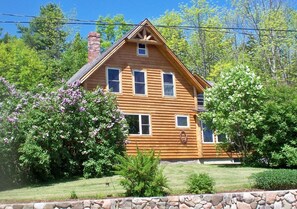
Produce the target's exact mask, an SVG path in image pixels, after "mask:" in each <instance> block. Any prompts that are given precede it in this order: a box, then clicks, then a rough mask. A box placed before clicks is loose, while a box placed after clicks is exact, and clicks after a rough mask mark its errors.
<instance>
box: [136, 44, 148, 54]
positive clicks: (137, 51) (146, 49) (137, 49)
mask: <svg viewBox="0 0 297 209" xmlns="http://www.w3.org/2000/svg"><path fill="white" fill-rule="evenodd" d="M139 44H143V45H144V46H145V48H144V49H145V54H139V49H140V48H139ZM141 49H142V48H141ZM136 53H137V56H141V57H148V48H147V44H144V43H137V48H136Z"/></svg>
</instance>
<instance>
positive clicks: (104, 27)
mask: <svg viewBox="0 0 297 209" xmlns="http://www.w3.org/2000/svg"><path fill="white" fill-rule="evenodd" d="M96 28H97V29H96V30H97V32H98V33H100V44H101V50H102V51H104V50H106V49H107V48H109V47H110V46H111V45H112V44H113V43H114V42H116V41H117V40H118V39H120V38H121V37H122V36H123V35H124V34H126V33H127V32H128V31H129V30H130V29H131V25H129V24H128V22H127V21H126V20H125V19H124V16H123V15H116V16H114V17H110V16H106V17H103V16H99V18H98V20H97V27H96Z"/></svg>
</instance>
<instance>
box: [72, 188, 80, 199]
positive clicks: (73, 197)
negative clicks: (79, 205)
mask: <svg viewBox="0 0 297 209" xmlns="http://www.w3.org/2000/svg"><path fill="white" fill-rule="evenodd" d="M70 199H78V196H77V194H76V192H75V191H74V190H73V191H71V192H70Z"/></svg>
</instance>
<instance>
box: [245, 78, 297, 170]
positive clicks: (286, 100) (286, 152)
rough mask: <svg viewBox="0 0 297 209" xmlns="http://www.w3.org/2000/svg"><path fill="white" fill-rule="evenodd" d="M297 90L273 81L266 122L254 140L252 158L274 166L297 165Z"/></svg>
mask: <svg viewBox="0 0 297 209" xmlns="http://www.w3.org/2000/svg"><path fill="white" fill-rule="evenodd" d="M296 92H297V89H296V87H293V86H287V85H284V84H275V82H270V83H268V84H267V86H266V88H265V93H266V96H267V97H266V101H265V103H264V105H263V107H262V112H263V114H262V115H263V117H264V118H263V123H262V124H263V125H262V126H260V127H258V129H259V137H258V138H259V140H255V141H253V152H252V155H251V161H253V162H254V163H258V164H261V165H265V166H270V167H291V168H296V167H297V154H296V153H297V148H296V147H297V142H296V136H297V129H296V127H297V116H296V112H297V93H296Z"/></svg>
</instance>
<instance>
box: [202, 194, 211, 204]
mask: <svg viewBox="0 0 297 209" xmlns="http://www.w3.org/2000/svg"><path fill="white" fill-rule="evenodd" d="M211 199H212V195H209V194H206V195H204V196H203V200H205V201H206V202H210V201H211Z"/></svg>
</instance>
